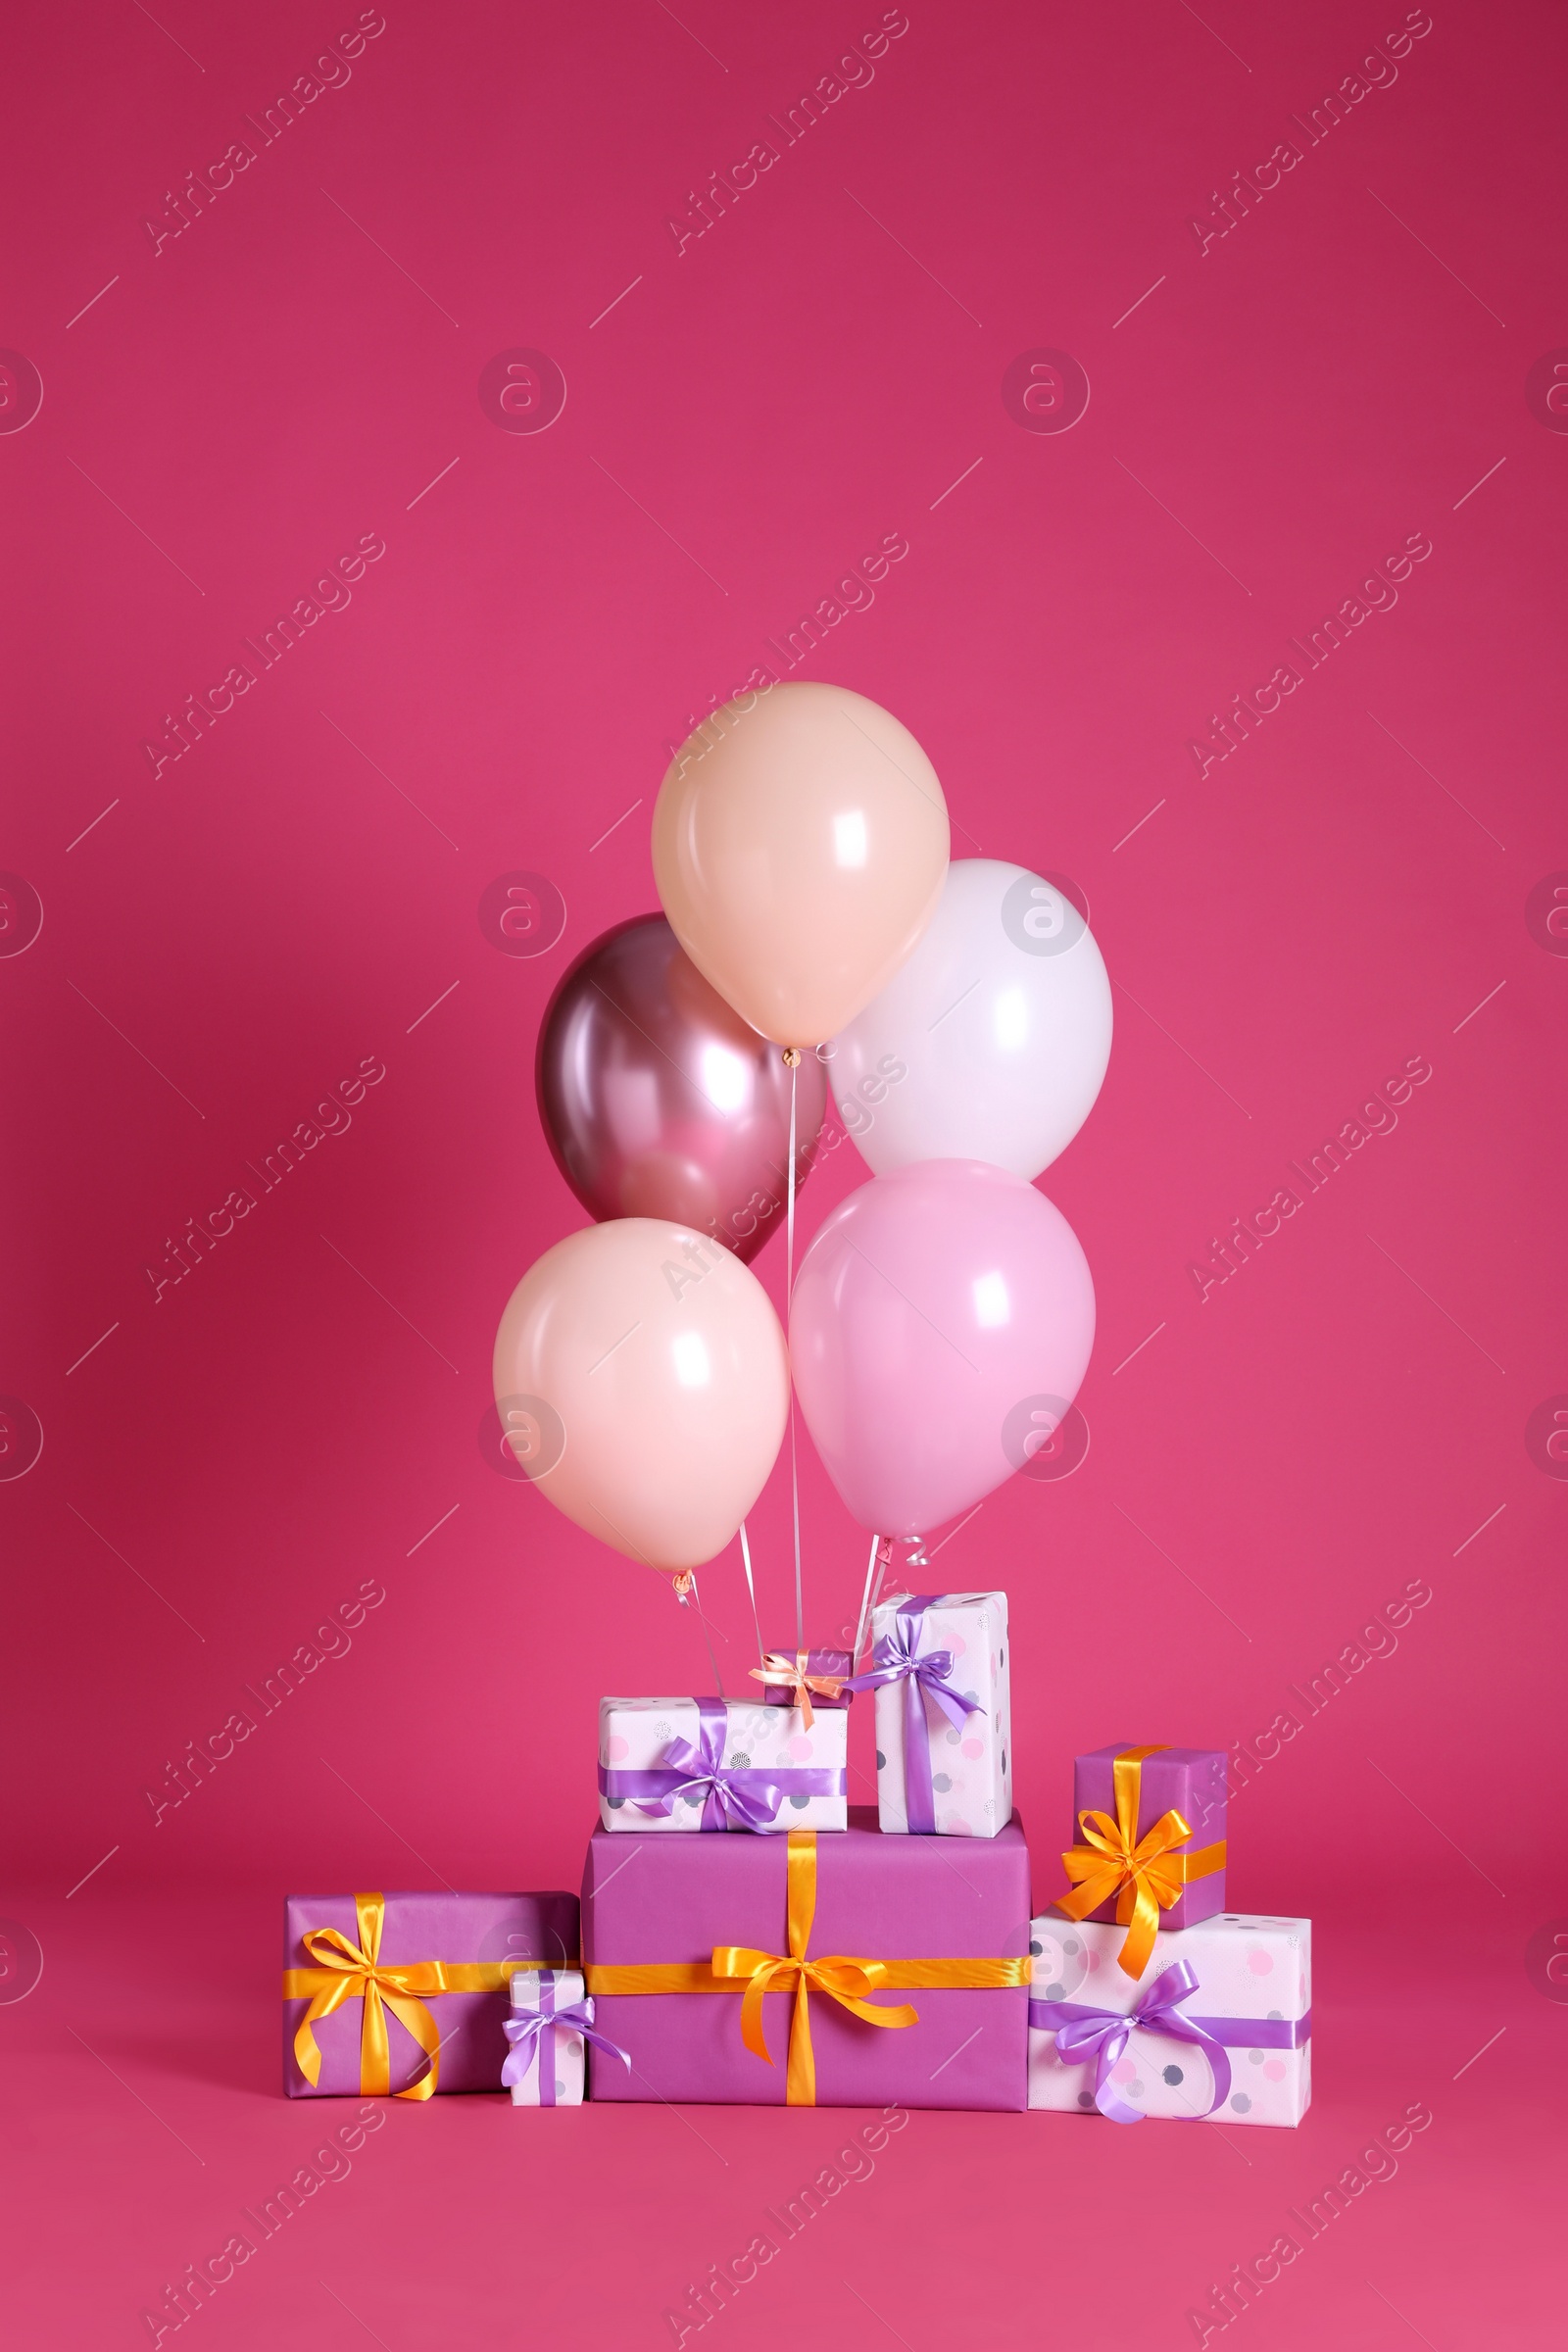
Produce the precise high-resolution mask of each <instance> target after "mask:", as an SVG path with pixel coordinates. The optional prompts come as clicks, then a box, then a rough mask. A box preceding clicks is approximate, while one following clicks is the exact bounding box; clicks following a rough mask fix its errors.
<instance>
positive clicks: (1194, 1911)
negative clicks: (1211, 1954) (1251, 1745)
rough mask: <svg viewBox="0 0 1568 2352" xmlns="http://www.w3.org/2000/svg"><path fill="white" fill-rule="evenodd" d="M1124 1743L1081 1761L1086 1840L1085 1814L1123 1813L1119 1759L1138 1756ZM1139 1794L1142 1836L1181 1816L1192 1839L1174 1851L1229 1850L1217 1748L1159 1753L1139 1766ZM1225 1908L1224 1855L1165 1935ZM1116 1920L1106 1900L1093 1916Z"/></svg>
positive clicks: (1182, 1901) (1077, 1797) (1166, 1914)
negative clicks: (1167, 1816) (1117, 1779)
mask: <svg viewBox="0 0 1568 2352" xmlns="http://www.w3.org/2000/svg"><path fill="white" fill-rule="evenodd" d="M1137 1752H1138V1751H1137V1750H1134V1749H1131V1748H1130V1747H1129V1745H1128V1742H1127V1741H1126V1740H1113V1741H1112V1743H1111V1745H1110V1746H1109V1747H1097V1748H1095V1749H1094V1750H1093V1751H1092V1752H1091V1753H1090V1754H1088V1755H1082V1756H1075V1757H1074V1758H1073V1768H1072V1810H1073V1833H1074V1838H1077V1836H1078V1835H1079V1818H1078V1817H1079V1815H1080V1814H1082V1813H1085V1812H1096V1813H1108V1814H1109V1815H1110V1816H1111V1817H1112V1819H1114V1818H1115V1814H1116V1801H1115V1763H1116V1758H1117V1757H1118V1756H1126V1755H1128V1754H1133V1753H1137ZM1138 1779H1139V1796H1138V1820H1137V1825H1136V1829H1137V1836H1138V1837H1139V1838H1147V1837H1148V1835H1149V1833H1150V1831H1151V1830H1152V1828H1153V1827H1154V1824H1155V1823H1156V1822H1157V1821H1159V1820H1160V1819H1161V1818H1162V1817H1163V1816H1164V1815H1165V1814H1166V1813H1179V1814H1180V1815H1181V1817H1182V1819H1183V1820H1184V1821H1185V1822H1186V1824H1187V1826H1188V1828H1189V1830H1190V1831H1191V1832H1192V1836H1191V1837H1190V1838H1186V1839H1185V1840H1184V1841H1183V1842H1182V1843H1181V1844H1179V1845H1177V1846H1174V1847H1172V1849H1171V1850H1172V1852H1173V1853H1176V1854H1182V1855H1186V1856H1188V1857H1189V1858H1190V1859H1192V1860H1196V1859H1197V1858H1198V1857H1199V1856H1200V1855H1201V1854H1202V1853H1203V1852H1204V1851H1205V1849H1206V1848H1208V1847H1210V1846H1215V1845H1218V1846H1221V1847H1222V1846H1223V1844H1224V1841H1225V1757H1224V1755H1223V1753H1222V1752H1221V1751H1220V1750H1218V1749H1217V1748H1209V1747H1155V1748H1152V1749H1150V1750H1149V1751H1148V1753H1146V1754H1145V1755H1144V1756H1143V1760H1142V1763H1141V1764H1140V1766H1139V1767H1138ZM1224 1908H1225V1868H1224V1861H1223V1857H1222V1858H1221V1861H1220V1866H1219V1868H1218V1869H1216V1870H1211V1871H1209V1872H1208V1873H1207V1874H1206V1876H1203V1877H1201V1878H1194V1879H1193V1880H1192V1881H1191V1883H1190V1884H1189V1885H1187V1886H1185V1887H1183V1888H1182V1890H1181V1892H1180V1894H1179V1895H1178V1896H1177V1898H1176V1901H1175V1904H1174V1905H1173V1907H1172V1908H1171V1909H1170V1910H1168V1911H1167V1910H1164V1909H1162V1910H1161V1911H1160V1914H1159V1924H1160V1927H1161V1929H1163V1930H1168V1931H1171V1932H1174V1931H1175V1930H1176V1929H1178V1928H1193V1927H1196V1926H1197V1925H1198V1923H1199V1921H1200V1920H1201V1919H1214V1918H1217V1917H1218V1915H1219V1913H1220V1912H1222V1911H1223V1910H1224ZM1115 1916H1116V1902H1115V1897H1114V1896H1112V1897H1111V1899H1110V1900H1109V1901H1108V1902H1103V1903H1102V1904H1101V1905H1100V1907H1099V1908H1098V1910H1094V1911H1091V1912H1090V1913H1089V1914H1088V1917H1089V1918H1090V1919H1098V1920H1113V1919H1114V1918H1115Z"/></svg>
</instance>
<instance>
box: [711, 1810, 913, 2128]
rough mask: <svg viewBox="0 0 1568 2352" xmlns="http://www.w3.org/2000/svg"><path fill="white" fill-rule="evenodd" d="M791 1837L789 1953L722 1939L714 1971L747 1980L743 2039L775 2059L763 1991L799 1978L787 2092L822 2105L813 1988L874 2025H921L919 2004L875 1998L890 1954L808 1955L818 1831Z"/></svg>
mask: <svg viewBox="0 0 1568 2352" xmlns="http://www.w3.org/2000/svg"><path fill="white" fill-rule="evenodd" d="M789 1839H790V1851H789V1891H788V1898H787V1903H786V1917H787V1921H788V1930H789V1946H790V1948H789V1953H788V1955H787V1956H786V1955H785V1954H783V1953H780V1952H755V1951H752V1950H750V1949H749V1948H748V1947H747V1946H745V1945H744V1944H738V1943H721V1944H715V1945H714V1947H713V1974H714V1976H715V1977H721V1978H723V1979H725V1980H726V1981H728V1982H730V1983H734V1984H741V1985H745V1987H746V1989H745V1991H744V1992H743V1993H742V1994H741V2039H742V2040H743V2041H744V2042H745V2044H746V2047H747V2048H748V2049H749V2050H750V2051H751V2052H752V2053H753V2055H754V2056H755V2057H758V2058H761V2059H763V2060H765V2061H766V2063H767V2064H768V2065H769V2066H771V2065H772V2063H773V2059H772V2053H771V2052H770V2051H769V2049H768V2046H767V2036H766V2034H765V2033H764V2032H763V2030H762V1995H763V1994H764V1993H767V1992H787V1991H788V1990H789V1988H790V1986H791V1985H794V1987H795V2015H794V2018H793V2019H792V2020H791V2023H790V2051H789V2060H788V2063H787V2066H786V2069H785V2077H784V2098H785V2103H786V2105H788V2106H791V2107H814V2106H815V2105H816V2059H815V2056H814V2054H813V2052H812V2049H811V2010H810V1996H811V1994H812V1993H813V1992H825V1993H826V1994H827V1996H828V1998H829V2000H832V2001H837V2002H838V2004H839V2007H840V2008H841V2009H851V2010H853V2011H854V2013H855V2015H856V2016H857V2017H863V2018H864V2020H865V2022H866V2024H867V2025H868V2026H913V2025H918V2023H919V2012H918V2011H917V2010H915V2009H911V2008H910V2006H909V2004H908V2002H907V2001H903V2002H901V2003H900V2005H899V2007H898V2008H897V2009H877V2008H874V2007H873V2006H872V2003H871V2000H870V1995H871V1993H872V1992H873V1991H875V1990H876V1989H877V1987H878V1986H880V1985H885V1984H886V1983H887V1964H886V1962H885V1961H882V1960H851V1959H848V1958H846V1957H845V1956H844V1955H843V1954H842V1953H836V1954H834V1955H833V1956H832V1957H831V1958H825V1959H821V1960H808V1958H807V1957H806V1947H807V1945H808V1944H809V1942H810V1940H811V1922H812V1920H813V1919H814V1918H815V1916H816V1832H815V1831H814V1830H791V1832H790V1834H789Z"/></svg>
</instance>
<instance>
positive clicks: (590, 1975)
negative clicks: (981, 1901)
mask: <svg viewBox="0 0 1568 2352" xmlns="http://www.w3.org/2000/svg"><path fill="white" fill-rule="evenodd" d="M788 1872H789V1876H788V1886H787V1895H786V1903H785V1913H786V1925H787V1932H788V1941H789V1947H790V1948H789V1950H788V1952H787V1953H784V1952H759V1951H753V1950H751V1949H750V1948H749V1947H747V1946H745V1945H742V1944H715V1945H714V1946H713V1954H712V1959H711V1962H709V1961H707V1960H670V1961H652V1962H648V1963H640V1964H637V1965H632V1966H627V1967H612V1966H608V1965H607V1966H603V1967H601V1966H597V1965H596V1966H590V1967H587V1968H585V1969H584V1970H583V1975H584V1978H585V1980H586V1983H587V1989H588V1991H589V1992H591V1993H593V1994H595V1995H596V1996H597V1995H598V1994H600V1993H650V1992H739V1993H740V1995H741V2038H742V2039H743V2040H744V2042H745V2044H746V2047H747V2048H748V2049H749V2050H750V2051H752V2053H753V2054H754V2056H756V2057H758V2058H761V2059H763V2060H765V2061H766V2063H767V2064H768V2065H769V2066H771V2065H772V2063H773V2059H772V2055H771V2053H770V2051H769V2049H768V2046H767V2040H766V2036H765V2034H764V2033H763V2030H762V1998H763V1995H764V1994H765V1993H769V1992H787V1991H789V1990H790V1989H791V1987H792V1986H793V1988H794V1992H795V2014H794V2016H793V2018H792V2019H791V2021H790V2045H789V2057H788V2060H787V2063H786V2067H785V2077H784V2098H785V2104H786V2105H787V2106H790V2107H814V2106H815V2105H816V2059H815V2056H814V2054H813V2052H812V2049H811V2015H810V2001H809V1996H810V1995H811V1993H813V1992H823V1993H826V1994H827V1996H828V1998H829V2000H833V2001H837V2002H838V2004H839V2006H840V2008H841V2009H849V2010H852V2011H853V2012H854V2014H855V2015H856V2016H857V2017H860V2018H863V2019H864V2020H865V2022H866V2024H867V2025H871V2026H894V2027H899V2026H913V2025H917V2024H918V2023H919V2013H918V2011H916V2010H914V2009H912V2008H911V2007H910V2006H909V2004H908V2003H907V2001H906V2002H901V2004H900V2005H899V2006H898V2007H897V2008H895V2009H879V2008H876V2007H875V2006H874V2005H873V2004H872V2002H871V2000H870V1998H869V1996H870V1994H871V1993H872V1992H877V1991H895V1992H910V1991H917V1990H943V1989H949V1990H954V1991H976V1990H980V1991H989V1990H994V1989H1001V1988H1002V1987H1004V1986H1006V1985H1027V1984H1028V1982H1029V1971H1030V1966H1031V1963H1030V1962H1029V1961H1028V1960H1027V1959H1022V1960H999V1959H974V1960H866V1959H851V1958H848V1957H846V1956H845V1955H843V1954H841V1953H840V1954H834V1955H832V1956H829V1957H825V1958H823V1959H821V1960H809V1959H808V1958H807V1956H806V1951H807V1945H808V1944H809V1941H810V1936H811V1923H812V1921H813V1919H814V1917H815V1915H816V1832H815V1831H814V1830H791V1831H790V1833H789V1860H788Z"/></svg>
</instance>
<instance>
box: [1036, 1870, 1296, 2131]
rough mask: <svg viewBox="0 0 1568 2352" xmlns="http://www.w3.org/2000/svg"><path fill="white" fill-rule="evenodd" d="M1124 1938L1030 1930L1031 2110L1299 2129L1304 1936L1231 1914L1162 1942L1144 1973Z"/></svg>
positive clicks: (1046, 1927)
mask: <svg viewBox="0 0 1568 2352" xmlns="http://www.w3.org/2000/svg"><path fill="white" fill-rule="evenodd" d="M1125 1940H1126V1935H1125V1930H1123V1929H1122V1928H1119V1927H1117V1926H1116V1925H1115V1924H1114V1923H1106V1922H1103V1921H1097V1920H1084V1921H1082V1922H1076V1921H1072V1920H1066V1919H1061V1918H1058V1917H1056V1916H1055V1915H1054V1914H1048V1916H1047V1917H1046V1918H1044V1919H1036V1920H1031V1921H1030V1923H1029V1949H1030V1953H1031V1956H1032V1959H1033V1984H1032V1985H1031V1988H1030V1996H1029V2104H1030V2106H1031V2107H1051V2108H1055V2109H1057V2110H1059V2111H1060V2112H1062V2113H1063V2114H1068V2115H1101V2116H1104V2117H1106V2118H1108V2120H1109V2121H1110V2122H1112V2123H1117V2124H1136V2123H1140V2122H1142V2120H1143V2118H1144V2117H1145V2116H1146V2115H1154V2116H1160V2117H1163V2118H1177V2117H1187V2118H1189V2119H1196V2120H1199V2121H1201V2122H1205V2123H1215V2124H1283V2125H1287V2126H1294V2125H1296V2124H1299V2122H1300V2120H1301V2118H1302V2116H1303V2115H1304V2114H1305V2113H1306V2110H1307V2106H1308V2103H1309V2101H1310V2099H1311V2096H1312V2039H1311V2035H1312V1923H1311V1921H1310V1920H1307V1919H1259V1918H1252V1917H1248V1916H1244V1915H1243V1914H1242V1913H1240V1912H1235V1911H1227V1912H1224V1913H1222V1914H1221V1915H1220V1916H1219V1917H1218V1918H1217V1919H1206V1920H1204V1921H1203V1922H1202V1923H1201V1926H1199V1927H1196V1928H1176V1929H1163V1928H1162V1929H1161V1930H1160V1931H1159V1932H1158V1933H1157V1934H1156V1936H1155V1937H1154V1943H1153V1950H1152V1953H1151V1954H1150V1957H1149V1960H1148V1962H1147V1964H1146V1966H1145V1968H1144V1970H1143V1973H1142V1974H1141V1975H1140V1976H1138V1977H1136V1978H1134V1977H1129V1976H1128V1975H1127V1974H1126V1973H1125V1971H1124V1970H1123V1969H1122V1968H1121V1966H1120V1965H1119V1958H1118V1955H1119V1953H1120V1951H1121V1948H1122V1945H1123V1944H1124V1942H1125Z"/></svg>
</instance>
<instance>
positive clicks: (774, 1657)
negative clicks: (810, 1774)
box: [749, 1649, 845, 1731]
mask: <svg viewBox="0 0 1568 2352" xmlns="http://www.w3.org/2000/svg"><path fill="white" fill-rule="evenodd" d="M810 1654H811V1653H810V1651H809V1650H806V1649H798V1650H797V1651H796V1652H795V1655H794V1657H793V1658H790V1657H788V1656H786V1654H785V1653H784V1651H783V1650H781V1649H770V1650H769V1651H768V1653H767V1655H766V1657H765V1658H764V1659H763V1660H762V1663H761V1664H760V1666H753V1667H751V1668H750V1669H749V1671H750V1674H751V1678H752V1680H753V1682H754V1683H788V1684H789V1686H790V1704H791V1706H792V1707H799V1708H800V1710H801V1713H802V1715H803V1716H804V1717H805V1718H806V1728H807V1730H808V1731H809V1730H810V1728H811V1725H812V1724H813V1723H814V1722H815V1720H816V1718H815V1716H814V1715H813V1714H812V1712H811V1692H812V1691H815V1692H816V1695H817V1697H818V1698H832V1699H836V1698H839V1697H841V1696H842V1695H843V1691H844V1683H845V1677H844V1676H843V1675H842V1674H808V1673H807V1671H806V1666H807V1660H808V1659H809V1656H810Z"/></svg>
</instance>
